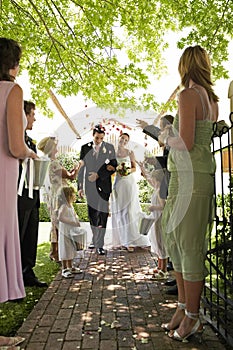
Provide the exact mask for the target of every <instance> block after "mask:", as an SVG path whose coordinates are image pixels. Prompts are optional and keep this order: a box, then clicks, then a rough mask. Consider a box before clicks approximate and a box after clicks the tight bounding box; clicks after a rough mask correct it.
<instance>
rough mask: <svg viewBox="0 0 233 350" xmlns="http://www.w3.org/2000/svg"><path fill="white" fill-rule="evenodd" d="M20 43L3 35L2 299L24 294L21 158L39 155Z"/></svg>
mask: <svg viewBox="0 0 233 350" xmlns="http://www.w3.org/2000/svg"><path fill="white" fill-rule="evenodd" d="M21 54H22V51H21V47H20V45H19V44H18V43H17V42H16V41H14V40H12V39H7V38H0V123H1V127H0V140H1V141H0V158H1V162H0V178H1V181H0V193H1V210H0V213H1V214H0V222H1V225H0V281H1V282H0V302H1V303H3V302H6V301H8V300H20V299H22V298H24V297H25V290H24V284H23V275H22V267H21V255H20V242H19V228H18V217H17V181H18V172H19V159H20V160H21V159H25V158H37V155H36V153H35V152H34V151H32V150H31V149H30V148H29V147H28V146H27V145H26V144H25V141H24V130H25V128H26V124H27V120H26V117H25V115H24V111H23V91H22V89H21V87H20V86H19V85H18V84H16V83H15V78H16V76H17V74H18V71H19V61H20V58H21ZM23 341H24V338H21V337H4V336H0V347H4V346H5V347H6V348H7V347H9V348H10V347H14V346H16V345H18V344H20V343H22V342H23Z"/></svg>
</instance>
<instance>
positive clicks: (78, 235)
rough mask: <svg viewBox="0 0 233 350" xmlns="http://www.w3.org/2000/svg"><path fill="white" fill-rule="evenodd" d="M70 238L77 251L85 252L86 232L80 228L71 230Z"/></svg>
mask: <svg viewBox="0 0 233 350" xmlns="http://www.w3.org/2000/svg"><path fill="white" fill-rule="evenodd" d="M71 237H72V240H73V243H74V246H75V249H76V250H77V251H80V250H85V249H86V246H87V231H86V230H85V229H84V228H81V227H75V229H74V230H72V233H71Z"/></svg>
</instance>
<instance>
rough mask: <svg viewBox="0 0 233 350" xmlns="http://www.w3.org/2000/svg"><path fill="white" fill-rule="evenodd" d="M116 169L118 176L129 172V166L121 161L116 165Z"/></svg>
mask: <svg viewBox="0 0 233 350" xmlns="http://www.w3.org/2000/svg"><path fill="white" fill-rule="evenodd" d="M116 171H117V173H118V174H119V175H120V176H127V175H129V174H130V167H129V166H127V165H126V164H125V163H124V162H122V163H121V164H119V165H118V166H117V168H116Z"/></svg>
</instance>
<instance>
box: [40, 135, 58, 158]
mask: <svg viewBox="0 0 233 350" xmlns="http://www.w3.org/2000/svg"><path fill="white" fill-rule="evenodd" d="M56 145H57V141H56V138H55V137H45V138H43V139H42V140H41V141H40V142H39V143H38V146H37V148H38V149H39V150H40V151H42V152H43V153H44V154H46V155H48V156H50V155H51V153H52V151H53V149H54V147H55V146H56Z"/></svg>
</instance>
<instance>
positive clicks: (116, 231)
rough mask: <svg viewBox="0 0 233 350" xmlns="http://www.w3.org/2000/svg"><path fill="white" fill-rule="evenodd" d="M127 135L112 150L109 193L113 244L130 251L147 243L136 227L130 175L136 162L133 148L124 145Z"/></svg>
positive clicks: (136, 199) (134, 194)
mask: <svg viewBox="0 0 233 350" xmlns="http://www.w3.org/2000/svg"><path fill="white" fill-rule="evenodd" d="M128 142H129V134H127V133H122V134H121V135H120V138H119V143H118V149H117V153H116V157H117V162H118V167H117V172H116V177H115V182H114V185H113V191H112V196H111V198H112V199H111V210H112V237H113V247H124V248H127V249H128V251H129V252H133V251H134V248H135V247H145V246H150V243H149V240H148V238H147V236H143V235H140V233H139V229H138V223H139V218H140V216H141V212H142V211H141V207H140V202H139V197H138V189H137V183H136V180H135V177H134V174H133V173H134V172H135V171H136V161H135V156H134V153H133V151H130V150H129V149H127V148H126V146H127V144H128Z"/></svg>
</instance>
